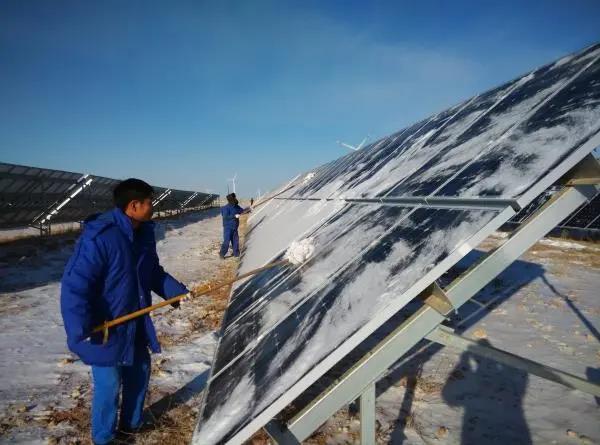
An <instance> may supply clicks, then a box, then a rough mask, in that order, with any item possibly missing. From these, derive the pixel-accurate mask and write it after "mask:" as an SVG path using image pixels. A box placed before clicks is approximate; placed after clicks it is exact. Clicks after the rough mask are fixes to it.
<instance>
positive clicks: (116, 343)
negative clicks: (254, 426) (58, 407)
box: [61, 179, 188, 444]
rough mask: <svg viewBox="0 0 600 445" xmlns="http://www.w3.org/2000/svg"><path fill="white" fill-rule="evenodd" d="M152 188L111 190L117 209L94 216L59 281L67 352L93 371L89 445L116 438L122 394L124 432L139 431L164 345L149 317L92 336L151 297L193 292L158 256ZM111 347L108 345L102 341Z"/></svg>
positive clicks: (129, 183) (133, 183) (130, 183)
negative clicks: (153, 359) (153, 358)
mask: <svg viewBox="0 0 600 445" xmlns="http://www.w3.org/2000/svg"><path fill="white" fill-rule="evenodd" d="M152 195H153V190H152V187H151V186H150V185H148V184H147V183H145V182H144V181H141V180H139V179H127V180H125V181H123V182H121V183H120V184H119V185H117V187H116V188H115V190H114V202H115V208H114V209H113V210H111V211H108V212H106V213H102V214H98V215H94V216H91V217H90V218H88V219H87V220H86V221H85V225H84V230H83V233H82V235H81V237H80V238H79V240H78V241H77V244H76V245H75V251H74V253H73V256H71V258H70V259H69V262H68V263H67V266H66V268H65V272H64V275H63V278H62V287H61V312H62V317H63V321H64V326H65V330H66V333H67V344H68V346H69V349H70V350H71V351H73V352H74V353H75V354H77V355H78V356H79V357H80V358H81V360H82V361H83V362H84V363H86V364H88V365H91V366H92V380H93V386H94V394H93V398H92V439H93V441H94V443H96V444H105V443H109V442H111V441H112V440H113V439H114V438H115V434H116V429H117V412H118V409H119V393H121V394H122V402H121V416H120V419H119V429H121V430H122V431H126V432H130V431H135V430H136V429H138V428H139V427H140V426H141V424H142V412H143V409H144V400H145V397H146V391H147V389H148V382H149V379H150V354H149V352H148V347H149V348H150V350H151V351H152V352H154V353H158V352H160V345H159V343H158V339H157V336H156V331H155V330H154V325H153V324H152V320H151V319H150V316H149V315H145V316H143V317H139V318H137V319H134V320H131V321H129V322H127V323H125V324H122V325H119V326H116V327H114V328H111V329H110V331H109V336H108V339H104V338H103V335H102V334H94V335H92V336H91V337H89V335H90V332H91V331H92V329H93V328H94V327H96V326H97V325H99V324H102V323H103V322H104V321H106V320H112V319H114V318H117V317H119V316H121V315H125V314H128V313H130V312H134V311H136V310H138V309H141V308H144V307H147V306H150V305H151V304H152V296H151V291H153V292H155V293H157V294H158V295H160V296H161V297H163V298H170V297H174V296H176V295H181V294H185V293H188V290H187V289H186V287H185V286H184V285H183V284H181V283H180V282H179V281H177V280H176V279H175V278H173V277H172V276H171V275H169V274H168V273H166V272H165V271H164V269H163V268H162V267H161V266H160V264H159V261H158V255H157V253H156V240H155V238H154V227H153V226H154V223H153V222H151V221H150V219H151V218H152ZM104 340H106V341H104Z"/></svg>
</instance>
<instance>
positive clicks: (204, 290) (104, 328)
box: [92, 260, 289, 343]
mask: <svg viewBox="0 0 600 445" xmlns="http://www.w3.org/2000/svg"><path fill="white" fill-rule="evenodd" d="M286 264H289V262H288V260H281V261H276V262H274V263H270V264H267V265H266V266H263V267H259V268H258V269H254V270H251V271H249V272H246V273H244V274H242V275H239V276H238V277H236V278H234V279H232V280H227V281H223V282H222V283H217V284H215V285H211V284H207V285H203V286H201V287H200V288H201V290H200V291H197V292H195V291H192V292H191V296H192V297H199V296H201V295H206V294H209V293H211V292H214V291H215V290H217V289H221V288H222V287H225V286H229V285H231V284H233V283H235V282H236V281H239V280H243V279H244V278H246V277H249V276H252V275H256V274H257V273H260V272H262V271H265V270H268V269H272V268H274V267H277V266H284V265H286ZM187 296H188V294H182V295H178V296H176V297H172V298H169V299H168V300H165V301H161V302H160V303H156V304H153V305H152V306H148V307H145V308H144V309H140V310H139V311H135V312H132V313H131V314H127V315H123V316H121V317H118V318H115V319H114V320H110V321H105V322H104V323H102V324H101V325H98V326H96V327H95V328H94V329H93V330H92V334H95V333H96V332H104V342H105V343H106V340H107V338H108V329H109V328H112V327H113V326H117V325H120V324H123V323H125V322H127V321H129V320H133V319H134V318H137V317H141V316H142V315H145V314H147V313H149V312H152V311H154V310H156V309H158V308H161V307H163V306H167V305H169V304H173V303H176V302H178V301H180V300H182V299H183V298H185V297H187Z"/></svg>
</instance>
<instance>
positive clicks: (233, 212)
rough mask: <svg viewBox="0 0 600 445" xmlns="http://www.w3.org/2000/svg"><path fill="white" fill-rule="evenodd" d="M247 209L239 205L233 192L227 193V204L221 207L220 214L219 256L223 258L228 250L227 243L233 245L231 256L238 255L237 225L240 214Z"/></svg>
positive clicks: (238, 238) (238, 224)
mask: <svg viewBox="0 0 600 445" xmlns="http://www.w3.org/2000/svg"><path fill="white" fill-rule="evenodd" d="M247 211H248V210H246V209H243V208H242V207H240V204H239V202H238V200H237V198H236V197H235V193H230V194H229V195H227V204H226V205H224V206H223V207H221V216H222V217H223V244H222V245H221V252H219V256H220V257H221V258H225V255H226V254H227V251H228V250H229V244H231V245H232V247H233V256H234V257H239V256H240V237H239V235H238V227H239V226H240V215H241V214H243V213H246V212H247Z"/></svg>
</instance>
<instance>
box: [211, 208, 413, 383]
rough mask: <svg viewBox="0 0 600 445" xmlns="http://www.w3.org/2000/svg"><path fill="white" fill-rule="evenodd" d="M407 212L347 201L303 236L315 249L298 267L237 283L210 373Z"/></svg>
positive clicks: (265, 329)
mask: <svg viewBox="0 0 600 445" xmlns="http://www.w3.org/2000/svg"><path fill="white" fill-rule="evenodd" d="M409 212H410V210H409V209H406V208H400V207H391V206H383V205H379V204H369V205H347V206H346V207H345V208H344V209H343V210H341V211H340V212H338V213H336V214H335V216H334V217H332V218H331V219H330V220H328V221H327V222H325V223H324V224H323V225H322V226H320V227H318V228H317V229H316V230H315V231H314V232H313V233H311V234H310V235H309V236H310V237H311V238H312V239H313V244H314V246H315V254H314V256H313V257H312V258H311V259H310V260H309V261H308V262H307V263H305V264H304V265H302V267H286V268H285V269H284V268H282V269H280V270H278V271H272V272H270V273H265V274H259V275H258V276H256V277H255V278H254V279H252V280H249V281H247V282H246V283H244V285H242V286H240V287H238V288H237V289H236V290H235V292H234V293H233V296H232V300H231V304H230V306H229V307H228V309H227V313H226V315H225V318H224V322H223V324H224V331H223V337H222V339H221V346H220V348H219V352H218V355H217V357H216V359H215V363H214V366H213V373H216V372H219V371H221V369H222V368H223V366H225V365H226V364H227V363H229V362H230V361H231V360H232V359H234V358H235V357H236V356H237V355H238V354H240V353H242V352H243V351H244V350H245V349H246V348H247V347H249V346H251V345H252V344H254V343H255V342H256V341H257V339H258V338H259V337H260V336H262V335H264V334H265V333H266V332H268V331H269V330H270V329H272V328H273V327H274V326H275V325H276V324H277V323H278V322H279V321H280V320H283V318H284V317H285V315H286V314H287V313H288V312H290V311H291V310H293V309H294V308H295V307H296V306H297V305H298V304H300V303H301V302H302V301H303V300H304V299H306V298H309V297H310V296H311V295H312V294H313V293H314V292H315V291H317V290H318V289H319V287H320V286H321V285H322V284H323V283H325V282H328V281H333V280H336V279H337V276H338V275H339V274H340V272H341V270H342V269H343V267H344V266H346V265H347V264H349V263H350V262H352V261H353V260H355V259H356V258H358V257H359V256H360V255H362V253H363V252H364V251H365V250H366V249H368V248H369V247H370V245H371V244H372V243H373V242H375V241H376V240H378V239H381V238H382V237H383V236H385V235H387V234H389V232H390V231H392V230H393V229H394V228H395V227H396V226H398V224H400V223H401V221H402V219H403V218H404V217H405V216H406V215H407V214H408V213H409ZM263 275H264V276H263Z"/></svg>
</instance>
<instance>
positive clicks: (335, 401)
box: [269, 185, 599, 443]
mask: <svg viewBox="0 0 600 445" xmlns="http://www.w3.org/2000/svg"><path fill="white" fill-rule="evenodd" d="M598 190H599V188H598V187H597V186H593V185H584V186H575V187H566V188H564V189H563V190H561V191H560V192H559V193H557V194H556V195H555V196H554V197H553V198H552V199H550V200H549V201H548V202H547V203H546V204H544V205H543V206H542V207H541V208H540V209H538V210H537V211H536V212H535V213H534V214H533V215H532V216H531V217H530V218H528V220H527V221H526V222H525V223H524V224H523V225H522V226H521V227H519V228H518V229H517V230H515V232H513V233H512V235H511V236H510V237H509V238H508V239H506V240H505V241H504V243H503V244H502V245H501V246H499V247H498V248H496V249H495V250H493V251H491V252H489V253H488V254H487V255H486V256H485V257H484V258H483V259H482V260H481V261H479V262H478V263H477V264H475V265H473V266H472V267H471V268H470V269H469V270H467V271H466V272H465V273H463V274H462V275H461V276H460V277H458V278H457V279H456V280H454V281H453V282H452V283H451V284H450V285H449V286H448V288H446V289H445V290H444V291H445V294H446V296H447V298H448V300H449V301H450V303H451V305H452V306H453V307H454V308H459V307H460V306H462V305H463V304H464V303H465V302H466V301H468V300H469V299H470V298H471V297H473V296H474V295H475V294H476V293H477V292H479V291H480V290H481V289H482V288H483V287H485V286H486V285H487V284H489V283H490V282H491V281H492V280H493V279H494V278H495V277H496V276H498V275H499V274H500V273H501V272H502V271H503V270H504V269H506V267H508V266H509V265H510V264H511V263H512V262H514V261H515V260H516V259H517V258H519V256H521V255H522V254H523V253H524V252H525V251H527V249H529V248H530V247H531V246H532V245H534V244H535V243H536V242H537V241H538V240H539V239H540V238H542V237H543V236H544V235H546V234H547V233H548V232H550V231H551V230H552V229H553V228H554V227H555V226H556V225H557V224H559V223H560V222H561V221H562V220H564V219H565V217H566V216H568V215H569V214H571V212H573V211H574V210H576V209H577V208H578V207H579V206H580V205H581V204H582V203H584V202H586V201H587V200H589V199H591V198H592V197H593V196H594V195H595V194H596V193H597V192H598ZM428 290H429V295H431V289H428ZM429 295H428V296H429ZM443 321H444V316H443V315H442V314H440V313H439V312H438V311H436V310H435V309H433V308H432V307H431V306H428V305H425V306H423V307H422V308H420V309H419V310H418V311H417V312H416V313H415V314H413V315H412V316H411V317H410V318H409V319H408V320H406V321H405V322H404V323H402V324H401V325H400V326H398V328H396V329H395V330H394V331H393V332H392V333H391V334H389V335H388V336H387V337H386V338H385V339H384V340H383V341H381V342H380V343H379V344H378V345H377V346H376V347H375V348H373V349H372V350H371V351H370V352H369V353H368V354H366V355H365V356H364V357H363V358H362V359H361V360H359V361H358V362H357V363H356V364H355V365H354V366H353V367H352V368H351V369H350V370H348V371H347V372H346V373H345V374H344V375H343V376H342V377H341V378H340V379H338V380H337V381H336V382H335V383H334V384H333V385H332V386H331V387H329V388H328V389H327V390H325V391H324V392H323V393H322V394H321V395H320V396H319V397H318V398H316V399H315V400H314V401H313V402H312V403H311V404H310V405H309V406H308V407H306V408H305V409H304V410H303V411H302V412H300V413H298V414H297V415H296V416H295V417H294V418H293V419H291V421H289V422H288V423H287V425H282V424H280V423H278V422H276V421H272V422H271V424H270V425H269V428H273V429H278V430H279V431H282V432H283V433H282V437H284V438H287V439H286V440H289V438H291V437H293V440H294V441H296V442H302V441H303V440H305V439H306V438H307V437H309V436H310V435H311V434H312V433H313V432H314V431H315V430H316V429H317V428H319V426H321V425H322V424H323V423H324V422H325V421H326V420H327V419H328V418H329V417H331V416H332V415H333V414H334V413H335V412H336V411H338V410H339V409H340V408H341V407H343V406H344V405H346V404H348V403H349V402H351V401H352V400H355V399H356V398H357V397H359V396H360V394H362V393H363V392H364V391H365V389H366V388H367V387H368V386H369V385H372V384H374V383H375V382H376V381H377V380H378V379H379V378H380V376H381V375H382V374H384V373H385V372H386V371H387V369H388V368H389V367H390V366H391V365H392V364H394V363H395V362H396V361H397V360H398V359H399V358H400V357H402V356H403V355H404V354H406V352H408V351H409V350H410V349H411V348H412V347H414V346H415V345H416V344H417V343H418V342H419V341H420V340H421V339H423V338H424V337H425V336H426V335H427V334H429V333H430V332H431V331H432V330H434V329H435V328H436V327H437V326H438V325H439V324H441V323H442V322H443ZM283 443H288V442H283Z"/></svg>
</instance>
